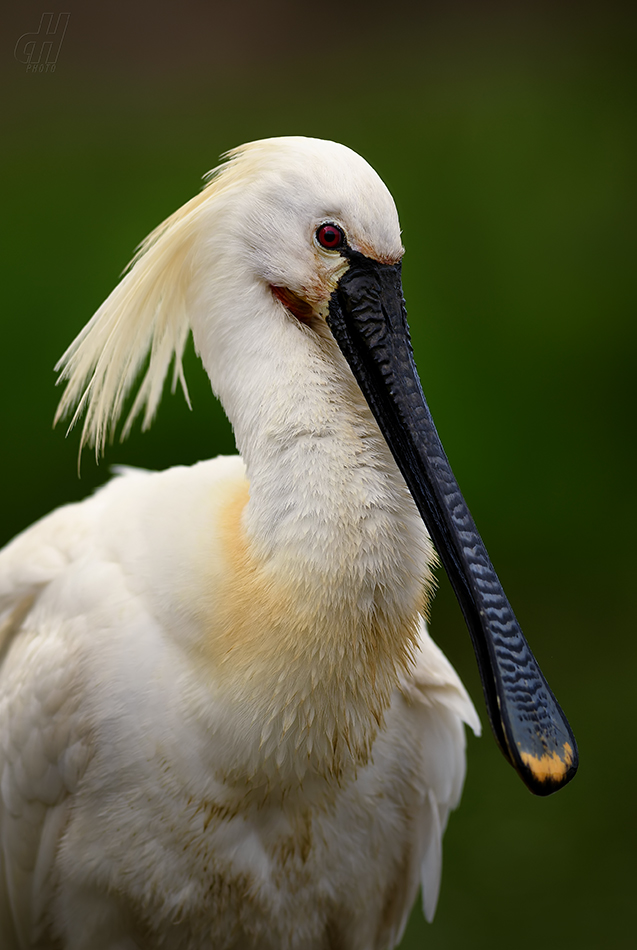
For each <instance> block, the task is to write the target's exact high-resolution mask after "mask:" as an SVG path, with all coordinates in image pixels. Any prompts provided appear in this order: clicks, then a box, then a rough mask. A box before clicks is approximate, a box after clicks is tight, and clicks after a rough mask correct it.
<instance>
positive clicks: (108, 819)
mask: <svg viewBox="0 0 637 950" xmlns="http://www.w3.org/2000/svg"><path fill="white" fill-rule="evenodd" d="M402 254H403V248H402V246H401V240H400V229H399V225H398V217H397V214H396V209H395V207H394V203H393V200H392V198H391V195H390V194H389V191H388V190H387V188H386V187H385V185H384V184H383V183H382V181H381V180H380V179H379V178H378V176H377V175H376V173H375V172H374V171H373V170H372V169H371V168H370V166H369V165H368V164H367V163H366V162H365V161H364V160H363V159H362V158H360V157H359V156H358V155H356V154H355V153H354V152H352V151H350V149H348V148H345V147H344V146H342V145H336V144H334V143H332V142H325V141H319V140H316V139H307V138H296V137H291V138H280V139H269V140H265V141H261V142H254V143H252V144H250V145H246V146H243V147H242V148H239V149H237V150H235V151H233V152H230V153H229V156H228V161H227V162H226V163H225V164H223V165H222V167H221V168H220V169H219V170H217V171H216V172H215V173H214V174H213V175H212V176H211V177H210V180H209V181H208V183H207V185H206V187H205V188H204V189H203V191H202V193H201V194H200V195H198V196H197V197H195V198H193V199H192V200H191V201H189V202H188V203H187V204H186V205H184V207H183V208H181V209H180V210H179V211H177V212H175V214H173V215H172V217H170V218H168V220H167V221H165V222H164V223H163V224H162V225H160V226H159V227H158V228H157V230H156V231H154V232H153V233H152V234H151V235H150V237H149V238H148V239H147V240H146V242H145V243H144V244H143V246H142V247H141V250H140V251H139V253H138V255H137V257H136V258H135V260H134V262H133V264H132V266H131V268H130V270H129V271H128V273H127V274H126V276H125V277H124V278H123V280H122V281H121V283H120V284H119V285H118V286H117V287H116V288H115V290H114V291H113V293H112V294H111V295H110V297H109V298H108V299H107V300H106V302H105V303H104V304H103V305H102V307H101V308H100V309H99V310H98V311H97V313H96V314H95V316H94V317H93V319H92V320H91V321H90V323H89V324H88V325H87V326H86V327H85V329H84V330H83V331H82V332H81V333H80V335H79V336H78V338H77V339H76V340H75V342H74V343H73V344H72V345H71V346H70V348H69V349H68V350H67V352H66V353H65V355H64V356H63V358H62V361H61V364H60V365H61V367H62V368H63V370H62V377H63V378H64V379H65V380H67V381H68V385H67V388H66V390H65V393H64V396H63V398H62V402H61V405H60V414H65V413H66V412H67V411H69V410H72V409H73V408H74V407H76V412H75V416H74V417H73V421H75V420H76V419H77V418H78V416H79V415H80V414H82V413H84V415H85V419H84V429H83V434H82V442H83V443H90V444H93V445H94V446H95V448H96V451H98V452H99V451H101V450H102V448H103V446H104V442H105V439H106V437H107V436H108V434H109V432H110V431H111V430H112V428H113V427H114V426H115V425H116V423H117V421H118V419H119V417H120V414H121V410H122V406H123V403H124V401H125V398H126V396H127V394H128V393H129V391H130V389H131V386H132V384H133V382H134V380H135V377H136V375H137V373H138V371H139V369H140V367H141V366H142V364H143V362H144V360H145V358H146V357H147V356H148V354H149V353H150V360H149V364H148V368H147V371H146V374H145V376H144V378H143V382H142V383H141V387H140V389H139V391H138V394H137V397H136V399H135V401H134V404H133V407H132V411H131V413H130V416H129V418H128V421H127V422H126V425H125V427H124V433H125V432H126V431H127V430H128V428H129V426H130V423H131V420H132V419H133V418H134V417H135V416H136V415H137V413H138V412H140V411H141V410H144V425H148V424H149V423H150V421H151V419H152V417H153V415H154V412H155V409H156V408H157V405H158V402H159V400H160V395H161V390H162V384H163V382H164V378H165V376H166V373H167V370H168V369H169V366H170V364H171V361H172V360H173V358H174V364H175V367H176V368H175V379H177V380H179V379H181V380H182V383H183V378H182V372H181V356H182V353H183V349H184V344H185V341H186V338H187V334H188V333H189V331H190V330H192V333H193V336H194V341H195V346H196V348H197V351H198V353H199V355H200V357H201V359H202V361H203V364H204V366H205V368H206V370H207V372H208V375H209V376H210V380H211V383H212V387H213V389H214V391H215V393H217V395H218V396H219V399H220V400H221V402H222V403H223V406H224V408H225V410H226V412H227V414H228V416H229V418H230V420H231V422H232V425H233V427H234V432H235V436H236V441H237V445H238V448H239V450H240V452H241V456H240V457H239V456H234V457H229V458H216V459H213V460H212V461H208V462H201V463H199V464H198V465H194V466H193V467H192V468H172V469H169V470H168V471H165V472H156V473H153V472H145V471H135V470H123V471H121V472H119V473H118V477H116V478H114V479H113V480H112V481H111V482H110V483H109V484H108V485H107V486H106V487H105V488H102V489H101V490H99V491H98V492H97V493H96V494H95V495H94V496H93V497H91V498H89V499H87V500H85V501H83V502H82V503H80V504H73V505H68V506H66V507H64V508H61V509H59V510H58V511H55V512H53V514H51V515H49V516H48V517H46V518H44V519H43V520H42V521H40V522H38V523H37V524H36V525H34V526H33V527H32V528H29V529H28V530H27V531H25V532H24V533H23V534H21V535H19V536H18V537H17V538H16V539H15V540H14V541H13V542H12V543H11V544H9V545H8V546H7V547H6V548H5V549H4V551H3V552H2V553H1V554H0V620H1V621H2V627H1V632H0V648H1V650H2V666H1V668H0V946H1V947H2V950H18V948H19V950H27V948H29V950H31V948H38V950H133V948H141V950H151V948H152V950H154V948H161V950H212V948H214V950H330V948H331V950H336V948H338V950H345V948H347V950H372V948H376V950H382V948H389V947H393V946H395V945H396V944H397V943H398V941H399V940H400V938H401V934H402V932H403V929H404V926H405V922H406V919H407V916H408V913H409V910H410V907H411V905H412V903H413V901H414V898H415V896H416V893H417V890H418V887H419V886H422V890H423V898H424V908H425V913H426V915H427V917H428V918H431V916H432V915H433V912H434V908H435V904H436V899H437V894H438V884H439V878H440V861H441V837H442V833H443V830H444V827H445V824H446V821H447V817H448V814H449V811H450V809H452V808H453V807H454V806H455V805H456V804H457V803H458V800H459V796H460V792H461V786H462V783H463V778H464V771H465V741H464V726H463V722H464V723H468V724H469V725H470V726H472V727H473V729H474V730H475V731H476V732H477V731H478V729H479V723H478V719H477V716H476V712H475V710H474V708H473V705H472V703H471V701H470V699H469V697H468V696H467V693H466V692H465V690H464V688H463V686H462V684H461V682H460V680H459V678H458V676H457V674H456V673H455V672H454V670H453V669H452V667H451V666H450V664H449V662H448V661H447V660H446V659H445V657H444V656H443V654H442V653H441V652H440V650H439V649H438V647H437V646H436V645H435V644H434V643H433V641H432V640H431V639H430V637H429V634H428V633H427V630H426V627H425V623H424V620H423V616H424V613H425V610H426V605H427V599H428V597H429V595H430V593H431V587H432V568H433V565H434V563H435V555H434V548H433V544H435V546H436V548H437V551H438V554H439V556H440V558H441V560H442V562H443V565H444V567H445V568H446V570H447V572H448V574H449V576H450V578H451V582H452V584H453V585H454V588H455V591H456V594H457V596H458V599H459V601H460V604H461V607H462V610H463V612H464V614H465V618H466V621H467V624H468V626H469V629H470V632H471V636H472V639H473V644H474V648H475V651H476V654H477V658H478V663H479V667H480V672H481V676H482V681H483V684H484V692H485V697H486V702H487V708H488V712H489V718H490V720H491V725H492V727H493V730H494V733H495V736H496V739H497V741H498V743H499V745H500V748H501V749H502V752H503V753H504V755H505V756H506V757H507V758H508V759H509V760H510V762H511V763H512V764H513V766H514V767H515V769H516V770H517V771H518V772H519V774H520V775H521V776H522V778H523V780H524V781H525V782H526V784H527V785H528V786H529V788H530V789H531V790H532V791H534V792H536V793H538V794H540V795H543V794H548V793H549V792H551V791H554V790H555V789H556V788H559V787H560V786H562V785H563V784H565V783H566V782H567V781H569V779H570V778H571V777H572V776H573V774H574V773H575V769H576V767H577V752H576V747H575V741H574V739H573V736H572V734H571V731H570V728H569V726H568V723H567V722H566V720H565V719H564V717H563V714H562V713H561V710H560V708H559V706H558V705H557V703H556V701H555V699H554V697H553V694H552V693H551V691H550V689H549V687H548V685H547V683H546V681H545V679H544V677H543V676H542V674H541V672H540V670H539V668H538V666H537V664H536V662H535V660H534V658H533V655H532V653H531V652H530V650H529V648H528V646H527V644H526V641H525V640H524V638H523V636H522V632H521V630H520V628H519V626H518V625H517V622H516V620H515V617H514V615H513V613H512V611H511V608H510V606H509V604H508V601H507V600H506V597H505V595H504V592H503V590H502V588H501V586H500V584H499V581H498V579H497V577H496V575H495V572H494V570H493V568H492V566H491V563H490V561H489V559H488V556H487V553H486V551H485V549H484V546H483V544H482V541H481V540H480V536H479V535H478V533H477V531H476V528H475V525H474V523H473V521H472V519H471V516H470V514H469V512H468V510H467V508H466V505H465V503H464V501H463V499H462V496H461V494H460V492H459V489H458V487H457V484H456V482H455V480H454V478H453V474H452V472H451V469H450V467H449V463H448V462H447V459H446V457H445V455H444V452H443V450H442V446H441V444H440V441H439V439H438V436H437V434H436V430H435V428H434V426H433V423H432V421H431V417H430V415H429V411H428V409H427V406H426V403H425V400H424V396H423V394H422V390H421V387H420V382H419V379H418V376H417V373H416V369H415V366H414V363H413V359H412V353H411V347H410V342H409V332H408V328H407V323H406V318H405V310H404V303H403V297H402V287H401V277H400V266H401V265H400V261H401V257H402ZM184 385H185V384H184Z"/></svg>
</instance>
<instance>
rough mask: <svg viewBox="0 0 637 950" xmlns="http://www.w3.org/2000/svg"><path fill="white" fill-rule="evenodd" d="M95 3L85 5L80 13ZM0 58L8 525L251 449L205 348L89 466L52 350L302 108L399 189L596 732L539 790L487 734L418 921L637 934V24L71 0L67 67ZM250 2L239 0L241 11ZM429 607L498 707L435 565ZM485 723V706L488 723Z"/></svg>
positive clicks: (436, 373) (451, 411)
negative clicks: (175, 214)
mask: <svg viewBox="0 0 637 950" xmlns="http://www.w3.org/2000/svg"><path fill="white" fill-rule="evenodd" d="M75 7H77V9H75ZM41 9H42V8H41V7H37V6H36V5H35V4H33V5H31V4H29V3H26V4H22V5H20V7H19V8H17V7H16V9H15V10H14V11H13V12H12V14H11V17H10V18H9V22H8V27H7V28H8V32H7V41H6V43H4V45H3V48H4V50H5V53H4V57H5V59H4V61H3V62H2V63H1V64H0V76H1V78H2V82H3V85H4V86H5V89H6V91H7V92H8V94H9V100H10V105H9V107H8V110H7V112H6V116H5V119H4V120H3V127H4V132H5V136H4V138H5V145H4V148H3V151H2V155H1V157H0V162H1V165H2V183H3V212H4V214H3V219H4V223H3V229H2V237H3V241H4V250H3V254H2V264H3V266H4V273H3V280H2V297H3V303H4V308H3V310H4V313H3V318H2V335H1V337H0V340H1V344H0V345H1V352H2V373H1V374H0V419H1V422H2V447H3V451H2V459H3V464H2V469H1V478H2V494H1V498H2V502H1V505H0V542H4V541H6V540H8V539H9V538H10V537H11V536H12V535H13V534H14V533H16V532H17V531H18V530H20V529H21V528H23V527H25V526H26V525H28V524H29V523H30V522H32V521H33V520H34V519H36V518H37V517H39V516H41V515H43V514H45V513H46V512H47V511H49V510H50V509H51V508H53V507H55V506H57V505H60V504H62V503H64V502H67V501H70V500H74V499H77V498H80V497H82V496H84V495H85V494H86V493H87V492H89V491H91V490H92V489H93V488H94V487H95V486H96V485H98V484H100V483H101V482H102V481H104V480H105V479H106V478H107V477H108V466H109V465H111V464H113V463H115V462H126V463H129V464H135V465H142V466H146V467H166V466H169V465H171V464H174V463H178V462H180V463H189V462H193V461H195V460H196V459H199V458H203V457H206V456H209V455H213V454H217V453H218V452H229V451H232V447H233V443H232V434H231V432H230V429H229V426H228V424H227V423H226V422H225V419H224V417H223V413H222V411H221V410H220V408H219V407H218V405H217V404H216V403H215V401H214V399H213V397H212V396H211V394H210V392H209V386H208V383H207V379H206V377H205V375H204V374H203V371H202V370H201V368H200V367H199V365H198V363H197V361H196V358H195V357H194V354H193V353H192V352H190V353H189V356H188V361H187V375H188V380H189V385H190V390H191V395H192V400H193V409H194V411H193V412H192V413H190V412H188V410H187V408H186V407H185V404H184V402H183V399H182V398H181V396H180V395H177V396H176V397H174V398H171V397H169V396H168V395H167V396H166V398H165V400H164V403H163V405H162V407H161V411H160V414H159V417H158V419H157V422H156V424H155V426H154V427H153V429H152V430H151V431H150V432H149V433H146V434H141V433H140V432H139V430H138V429H136V430H135V432H134V434H133V436H132V437H131V438H130V440H129V441H128V442H127V443H125V444H124V445H119V444H116V445H114V446H113V447H111V449H110V450H109V452H108V454H107V458H106V460H105V461H104V462H102V463H101V464H100V466H99V467H96V466H95V464H94V461H93V460H92V458H91V456H90V454H88V453H87V454H86V455H85V457H84V460H83V465H82V478H81V481H78V479H77V475H76V457H77V442H78V440H77V435H76V434H73V435H72V436H71V437H70V438H69V439H68V440H66V441H65V439H64V434H63V431H62V430H61V429H58V430H56V431H52V429H51V420H52V417H53V413H54V409H55V405H56V402H57V399H58V396H59V392H56V390H55V387H54V385H53V384H54V376H53V373H52V366H53V364H54V363H55V361H56V359H57V358H58V357H59V355H60V354H61V352H62V351H63V349H64V348H65V347H66V345H67V344H68V343H69V342H70V340H71V339H72V338H73V337H74V335H75V334H76V333H77V332H78V331H79V329H80V328H81V327H82V325H83V324H84V323H85V322H86V320H87V319H88V318H89V317H90V315H91V314H92V313H93V311H94V310H95V309H96V307H97V306H98V305H99V303H100V302H101V301H102V300H103V298H104V297H105V296H106V295H107V294H108V293H109V291H110V290H111V289H112V287H113V286H114V284H115V282H116V281H117V279H118V275H119V273H120V272H121V270H122V268H123V267H124V265H125V264H126V263H127V261H128V259H129V258H130V256H131V254H132V251H133V249H134V247H135V246H136V244H137V243H138V242H139V241H140V240H141V239H142V238H143V237H144V236H145V235H146V234H147V233H148V231H150V230H151V228H153V227H154V226H155V225H156V224H157V223H158V222H159V221H161V220H162V219H163V218H164V217H165V216H166V215H168V214H169V213H170V212H171V211H173V210H174V209H175V208H176V207H177V206H178V205H180V204H181V203H183V202H184V201H185V200H186V199H188V198H189V197H190V196H191V195H192V194H194V193H195V192H196V191H197V189H198V188H199V187H200V178H201V175H202V174H203V173H204V172H205V171H206V170H208V169H209V168H210V167H212V166H214V165H215V164H216V162H217V157H218V155H219V153H221V152H222V151H224V150H225V149H227V148H229V147H231V146H233V145H236V144H239V143H240V142H243V141H248V140H251V139H255V138H259V137H263V136H269V135H278V134H286V133H294V134H308V135H316V136H319V137H326V138H334V139H337V140H340V141H343V142H345V143H346V144H348V145H350V146H352V147H353V148H354V149H356V150H357V151H360V152H361V153H362V154H363V155H365V157H366V158H368V160H369V161H370V162H371V163H372V164H373V165H374V167H375V168H377V170H378V171H379V172H380V174H381V175H382V177H383V178H384V179H385V180H386V182H387V183H388V185H389V187H390V188H391V190H392V192H393V193H394V196H395V198H396V201H397V204H398V208H399V211H400V214H401V220H402V224H403V229H404V242H405V245H406V247H407V255H406V258H405V264H404V275H405V292H406V297H407V303H408V309H409V313H410V318H411V324H412V327H413V336H414V344H415V349H416V356H417V360H418V364H419V367H420V370H421V376H422V379H423V385H424V388H425V392H426V394H427V396H428V399H429V402H430V405H431V408H432V411H433V414H434V417H435V418H436V420H437V424H438V428H439V430H440V433H441V436H442V439H443V442H444V443H445V446H446V449H447V452H448V454H449V456H450V458H451V461H452V464H453V465H454V469H455V471H456V475H457V476H458V479H459V481H460V484H461V486H462V488H463V490H464V493H465V495H466V497H467V500H468V502H469V504H470V506H471V508H472V510H473V514H474V516H475V518H476V521H477V523H478V525H479V527H480V529H481V531H482V534H483V536H484V538H485V541H486V543H487V546H488V548H489V550H490V553H491V556H492V559H493V561H494V563H495V565H496V568H497V569H498V571H499V573H500V576H501V578H502V580H503V582H504V585H505V588H506V589H507V592H508V594H509V597H510V599H511V601H512V602H513V604H514V606H515V607H516V610H517V613H518V616H519V618H520V620H521V621H522V624H523V627H524V628H525V629H526V632H527V635H528V636H529V639H530V641H531V643H532V646H533V648H534V651H535V652H536V654H537V656H538V658H539V660H540V662H541V664H542V666H543V668H544V670H545V672H546V674H547V676H548V678H549V680H550V682H551V684H552V686H553V688H554V689H555V691H556V693H557V695H558V698H559V699H560V701H561V703H562V705H563V706H564V708H565V709H566V711H567V712H568V714H569V716H570V718H571V721H572V725H573V727H574V730H575V732H576V735H577V737H578V739H579V743H580V751H581V759H582V764H581V772H580V775H579V776H578V778H577V779H576V781H575V782H574V783H573V784H572V785H571V786H570V787H569V788H568V789H567V790H565V791H564V792H562V793H561V794H559V795H558V796H557V797H555V798H551V799H548V800H537V799H533V798H532V797H531V796H530V795H529V794H528V793H527V792H526V791H525V790H524V788H523V787H522V785H521V784H520V783H519V782H518V781H517V779H516V778H515V776H514V774H513V773H512V771H511V770H510V769H509V767H508V766H507V765H506V763H505V762H504V760H503V759H502V757H501V756H500V754H499V752H498V751H497V749H496V747H495V745H494V743H493V741H492V738H491V736H490V735H489V734H486V735H485V737H484V738H483V739H482V740H480V741H479V742H478V741H475V740H473V739H470V740H469V773H468V781H467V785H466V790H465V795H464V800H463V804H462V807H461V809H460V811H459V812H458V813H457V814H456V815H454V816H453V818H452V821H451V824H450V827H449V830H448V833H447V836H446V841H445V871H444V877H443V886H442V895H441V900H440V905H439V910H438V914H437V917H436V921H435V923H434V924H433V926H430V927H428V926H426V925H425V924H424V922H423V920H422V916H421V914H420V912H419V911H417V912H415V914H414V916H413V919H412V923H411V925H410V929H409V931H408V934H407V936H406V938H405V941H404V945H403V946H404V947H405V948H407V947H419V946H424V945H426V946H428V947H430V948H442V947H444V948H460V947H466V946H471V947H474V948H482V947H485V948H487V947H488V948H493V947H497V948H500V947H502V948H505V947H512V946H515V947H516V948H517V950H525V948H529V950H530V948H536V947H537V946H538V944H540V945H542V946H543V947H546V948H558V947H559V948H563V947H565V946H566V947H569V946H578V947H581V948H589V947H590V948H598V947H604V948H624V947H629V946H632V945H633V944H632V939H634V937H633V929H634V927H633V918H634V912H633V908H634V901H635V897H634V891H635V880H634V866H635V820H634V801H635V795H634V781H635V772H636V769H635V760H634V754H633V749H632V746H633V742H634V739H633V736H634V723H635V713H634V699H633V694H634V691H633V681H634V671H635V660H636V648H635V637H634V634H633V628H634V621H633V599H634V597H633V591H634V587H635V577H636V573H635V567H636V565H635V560H636V558H635V550H634V544H633V539H634V535H635V496H634V490H633V485H634V478H633V472H634V470H635V438H634V425H633V420H634V414H635V410H634V406H635V400H634V390H635V377H636V371H635V339H636V330H635V297H636V293H635V280H634V272H635V264H634V257H635V241H634V229H635V201H634V198H635V189H634V180H635V178H634V169H635V126H634V115H635V73H634V65H635V59H634V48H635V45H634V41H635V32H634V20H633V19H632V17H631V15H629V13H628V12H627V8H626V9H623V8H622V7H619V6H613V5H612V4H611V5H610V6H609V5H606V6H605V8H604V12H603V14H602V12H601V11H600V10H599V9H598V10H597V11H596V10H595V9H594V8H588V7H586V5H581V4H579V5H575V4H573V5H572V6H571V5H569V4H566V3H565V4H562V3H559V4H553V5H546V6H543V5H542V4H534V5H531V4H528V9H527V5H525V4H513V5H510V4H507V5H504V4H503V5H499V4H485V5H484V6H481V5H480V4H473V5H472V4H463V3H460V2H454V3H449V4H446V5H444V6H443V5H440V8H438V7H436V6H435V5H434V6H427V5H424V6H423V7H421V8H419V12H418V13H416V12H412V11H410V10H407V9H404V8H401V9H400V10H397V11H395V12H394V13H393V14H392V20H391V21H388V19H387V17H388V11H386V10H385V9H384V8H383V6H382V5H381V4H379V3H371V4H370V3H367V4H365V5H363V4H357V3H353V4H350V5H349V6H348V7H347V8H345V7H343V8H339V9H338V10H336V9H335V8H330V9H329V10H323V9H321V10H319V8H316V9H314V8H312V9H313V10H314V12H312V9H310V8H308V9H307V10H305V9H304V8H297V7H295V6H294V5H292V4H289V3H284V2H280V3H275V4H273V5H271V6H269V7H267V8H264V7H261V6H260V5H258V4H256V3H244V4H242V5H240V15H239V13H237V14H236V16H234V15H233V14H232V13H231V12H229V10H228V9H227V8H222V7H220V6H219V8H218V9H215V4H212V5H210V6H205V5H202V4H197V3H196V2H190V3H186V4H184V5H183V8H182V13H179V10H178V8H177V5H176V6H175V10H172V9H171V8H168V7H162V6H158V5H156V4H155V5H153V6H150V5H148V4H145V3H141V4H139V5H138V8H136V9H135V10H134V11H133V12H131V11H130V10H127V9H126V7H125V6H124V5H123V4H122V5H121V6H120V4H118V3H116V4H114V5H111V7H110V8H109V12H108V13H106V12H104V11H100V12H99V13H98V12H97V10H93V11H92V12H91V11H86V10H85V9H84V8H83V7H82V6H80V5H77V4H73V3H70V4H66V5H65V7H64V9H70V10H71V20H70V24H69V29H68V33H67V36H66V37H65V40H64V44H63V47H62V49H61V51H60V55H59V59H58V64H57V67H56V70H55V73H54V74H50V73H49V74H44V75H40V74H38V75H27V74H26V73H25V67H24V66H22V65H20V64H19V63H18V62H16V61H15V60H14V59H13V58H12V56H11V50H12V49H13V45H14V44H15V41H16V40H17V38H18V37H19V36H20V35H21V34H22V33H24V32H25V31H33V30H36V29H37V23H38V22H39V15H40V12H41ZM233 16H234V18H233ZM433 632H434V636H435V637H436V638H437V640H438V641H439V642H440V643H441V645H442V646H443V648H444V649H445V651H446V652H447V653H448V654H449V655H450V656H451V657H452V659H453V661H454V663H455V664H456V666H457V668H458V669H459V671H460V672H461V674H462V676H463V678H464V679H465V682H466V683H467V685H468V686H469V688H470V690H471V692H472V694H473V696H474V698H475V700H476V702H477V703H478V704H479V708H480V712H481V715H482V718H483V719H484V718H485V713H484V707H483V706H482V700H481V696H480V687H479V682H478V678H477V673H476V671H475V665H474V661H473V657H472V651H471V648H470V645H469V641H468V637H467V635H466V632H465V629H464V626H463V623H462V619H461V616H460V613H459V610H458V608H457V607H456V605H455V602H454V599H453V596H452V594H451V593H450V590H449V588H448V585H447V583H446V581H445V579H444V578H441V585H440V592H439V595H438V598H437V600H436V603H435V606H434V610H433ZM485 725H486V723H485Z"/></svg>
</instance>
